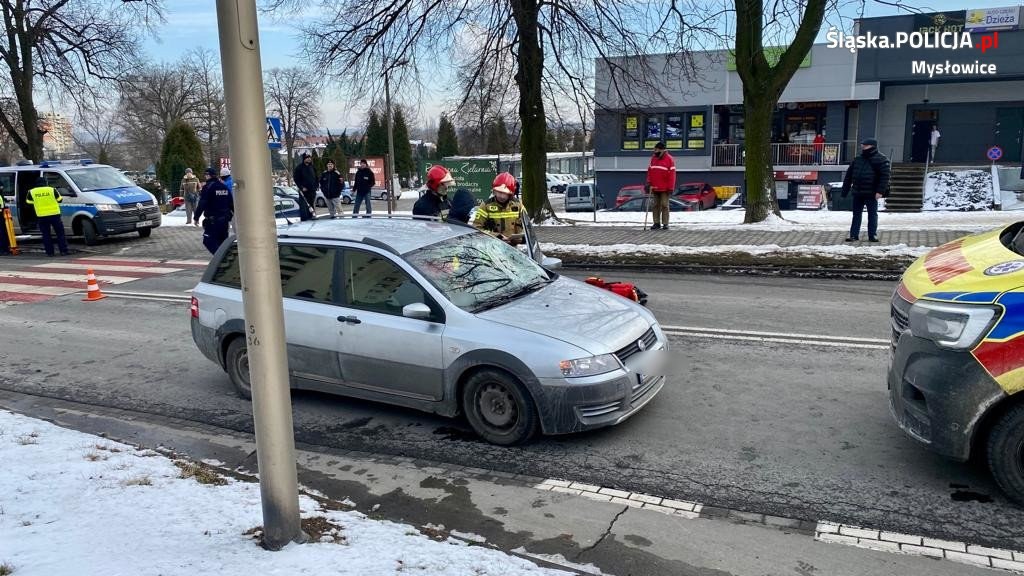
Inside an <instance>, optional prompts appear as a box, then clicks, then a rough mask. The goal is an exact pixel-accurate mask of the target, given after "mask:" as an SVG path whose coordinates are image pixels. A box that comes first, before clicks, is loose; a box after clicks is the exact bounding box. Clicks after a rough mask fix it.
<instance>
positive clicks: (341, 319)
mask: <svg viewBox="0 0 1024 576" xmlns="http://www.w3.org/2000/svg"><path fill="white" fill-rule="evenodd" d="M338 322H344V323H345V324H362V322H363V321H362V320H360V319H359V318H356V317H355V316H338Z"/></svg>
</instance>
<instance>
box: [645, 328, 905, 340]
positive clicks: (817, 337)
mask: <svg viewBox="0 0 1024 576" xmlns="http://www.w3.org/2000/svg"><path fill="white" fill-rule="evenodd" d="M661 329H662V330H665V331H666V332H667V331H670V330H671V331H682V332H703V333H716V334H738V335H742V336H770V337H778V338H796V339H800V340H832V341H842V342H861V343H864V344H886V345H887V344H889V341H888V340H886V339H885V338H854V337H852V336H832V335H828V334H800V333H796V332H758V331H755V330H731V329H727V328H705V327H701V326H662V327H661Z"/></svg>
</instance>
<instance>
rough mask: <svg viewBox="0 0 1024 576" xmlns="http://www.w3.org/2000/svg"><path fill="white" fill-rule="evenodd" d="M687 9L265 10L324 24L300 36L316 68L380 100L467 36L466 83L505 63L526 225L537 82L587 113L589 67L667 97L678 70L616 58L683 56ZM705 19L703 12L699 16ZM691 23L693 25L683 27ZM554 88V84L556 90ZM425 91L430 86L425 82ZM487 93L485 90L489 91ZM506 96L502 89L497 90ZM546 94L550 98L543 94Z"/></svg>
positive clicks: (332, 6)
mask: <svg viewBox="0 0 1024 576" xmlns="http://www.w3.org/2000/svg"><path fill="white" fill-rule="evenodd" d="M689 1H693V0H673V1H672V2H670V3H663V2H662V3H658V2H637V1H635V0H544V1H541V0H495V1H492V2H479V1H470V0H313V1H312V2H311V1H310V0H303V1H302V2H299V0H268V2H266V3H265V4H267V6H268V8H269V9H270V10H275V9H281V8H290V7H297V6H298V5H300V4H301V5H303V6H304V7H308V5H309V4H311V3H314V4H317V5H318V8H319V11H320V12H321V13H323V14H326V15H327V16H326V17H325V18H324V19H322V20H321V21H318V22H317V23H316V24H315V25H311V26H309V27H307V28H306V29H305V30H304V38H305V39H306V48H307V53H308V54H309V55H310V56H311V57H312V59H313V61H314V64H315V67H316V68H317V69H323V70H333V71H335V72H336V74H337V77H338V78H343V79H345V80H349V81H352V87H353V89H358V90H361V91H363V92H364V93H366V92H370V93H376V92H379V90H380V86H381V84H382V79H383V78H384V77H385V76H390V77H391V79H392V80H394V79H395V78H396V77H399V78H401V77H403V75H407V74H412V72H411V71H416V70H418V69H419V68H418V67H421V66H422V67H424V69H426V67H427V66H430V68H429V69H431V70H435V69H437V68H438V67H440V66H443V65H445V64H446V63H447V60H448V59H449V58H450V55H451V54H454V53H456V48H457V47H456V42H457V40H456V39H457V38H459V37H462V36H465V35H470V34H476V35H478V41H477V43H476V46H475V47H473V48H471V50H470V51H469V54H467V58H469V59H471V60H472V61H473V62H474V63H475V65H474V66H471V67H470V73H469V76H470V78H471V79H472V80H471V81H470V82H468V83H466V85H467V86H475V85H476V81H475V78H474V77H479V76H486V75H487V73H488V70H489V69H490V68H493V67H492V66H490V64H491V63H492V62H494V60H495V59H500V58H504V57H507V56H508V55H509V54H511V55H513V59H514V62H515V67H514V70H513V73H512V75H511V79H513V80H514V82H515V84H516V88H515V89H514V90H515V91H516V92H517V93H518V98H516V100H517V102H518V115H519V127H520V137H519V144H520V149H521V151H522V154H523V156H522V160H523V178H522V182H523V190H524V200H525V202H526V206H527V209H528V210H529V212H530V214H531V216H532V217H533V218H535V219H539V218H542V217H543V212H544V211H545V208H547V207H549V204H548V202H547V190H546V186H545V165H546V156H545V142H544V141H545V133H546V113H545V79H548V81H549V85H550V84H554V83H557V84H559V85H560V86H562V88H561V90H563V91H565V92H568V93H570V94H571V95H572V97H573V98H574V99H575V101H576V103H577V104H578V105H579V106H590V105H591V103H592V101H593V96H592V89H591V85H592V76H593V73H592V70H593V62H594V60H595V59H600V60H602V61H608V62H610V63H611V64H610V65H612V66H615V67H616V70H617V72H618V73H617V74H616V81H617V82H619V81H621V82H625V83H626V84H628V85H629V86H630V87H631V88H632V87H636V86H638V85H649V86H650V87H651V89H652V90H661V89H667V90H670V91H671V90H673V89H674V84H675V85H678V82H675V83H673V82H672V80H671V77H672V76H673V75H676V76H678V75H679V74H680V73H681V72H683V71H684V69H683V68H682V67H664V68H662V69H659V70H656V71H654V70H651V69H650V68H649V67H646V66H645V65H644V64H643V62H642V61H641V63H640V64H639V65H635V66H630V67H619V65H618V63H617V61H616V60H615V58H618V57H621V56H624V55H631V54H644V53H647V52H649V51H650V50H651V48H652V47H653V46H657V47H658V48H659V50H661V51H666V52H669V53H670V54H671V55H672V56H671V57H670V58H668V60H670V61H672V62H675V61H676V60H677V58H676V56H675V55H680V54H686V53H687V52H688V50H689V48H690V42H689V38H690V36H691V33H692V32H693V31H694V24H693V22H701V21H703V19H704V18H705V16H703V15H702V16H699V17H692V16H684V11H689V12H692V13H698V11H697V10H696V9H693V10H687V9H685V8H683V5H684V3H686V2H689ZM705 12H706V10H705ZM691 20H692V21H693V22H691ZM555 78H557V80H555ZM430 80H431V81H434V76H431V78H430ZM492 85H493V83H492ZM505 85H506V86H510V85H511V82H510V81H506V82H505ZM547 92H548V93H551V92H552V90H551V89H550V88H549V89H548V90H547Z"/></svg>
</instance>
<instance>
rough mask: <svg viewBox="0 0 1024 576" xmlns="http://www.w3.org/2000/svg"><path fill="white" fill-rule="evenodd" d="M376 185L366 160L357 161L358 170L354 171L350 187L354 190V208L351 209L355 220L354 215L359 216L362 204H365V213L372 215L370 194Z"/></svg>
mask: <svg viewBox="0 0 1024 576" xmlns="http://www.w3.org/2000/svg"><path fill="white" fill-rule="evenodd" d="M376 183H377V182H376V179H375V178H374V176H373V170H370V165H369V164H368V163H367V162H366V158H363V159H362V160H360V161H359V170H356V176H355V179H354V180H353V184H352V187H353V188H355V190H356V199H355V201H354V203H355V207H353V209H352V217H353V218H355V215H356V214H359V206H361V205H362V203H363V202H366V213H367V214H373V207H372V206H370V192H372V191H373V185H374V184H376Z"/></svg>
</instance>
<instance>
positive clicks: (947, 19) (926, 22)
mask: <svg viewBox="0 0 1024 576" xmlns="http://www.w3.org/2000/svg"><path fill="white" fill-rule="evenodd" d="M966 21H967V11H966V10H958V11H953V12H934V13H931V14H914V32H924V33H929V34H930V33H935V32H939V33H941V32H962V31H963V29H964V24H965V23H966Z"/></svg>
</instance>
